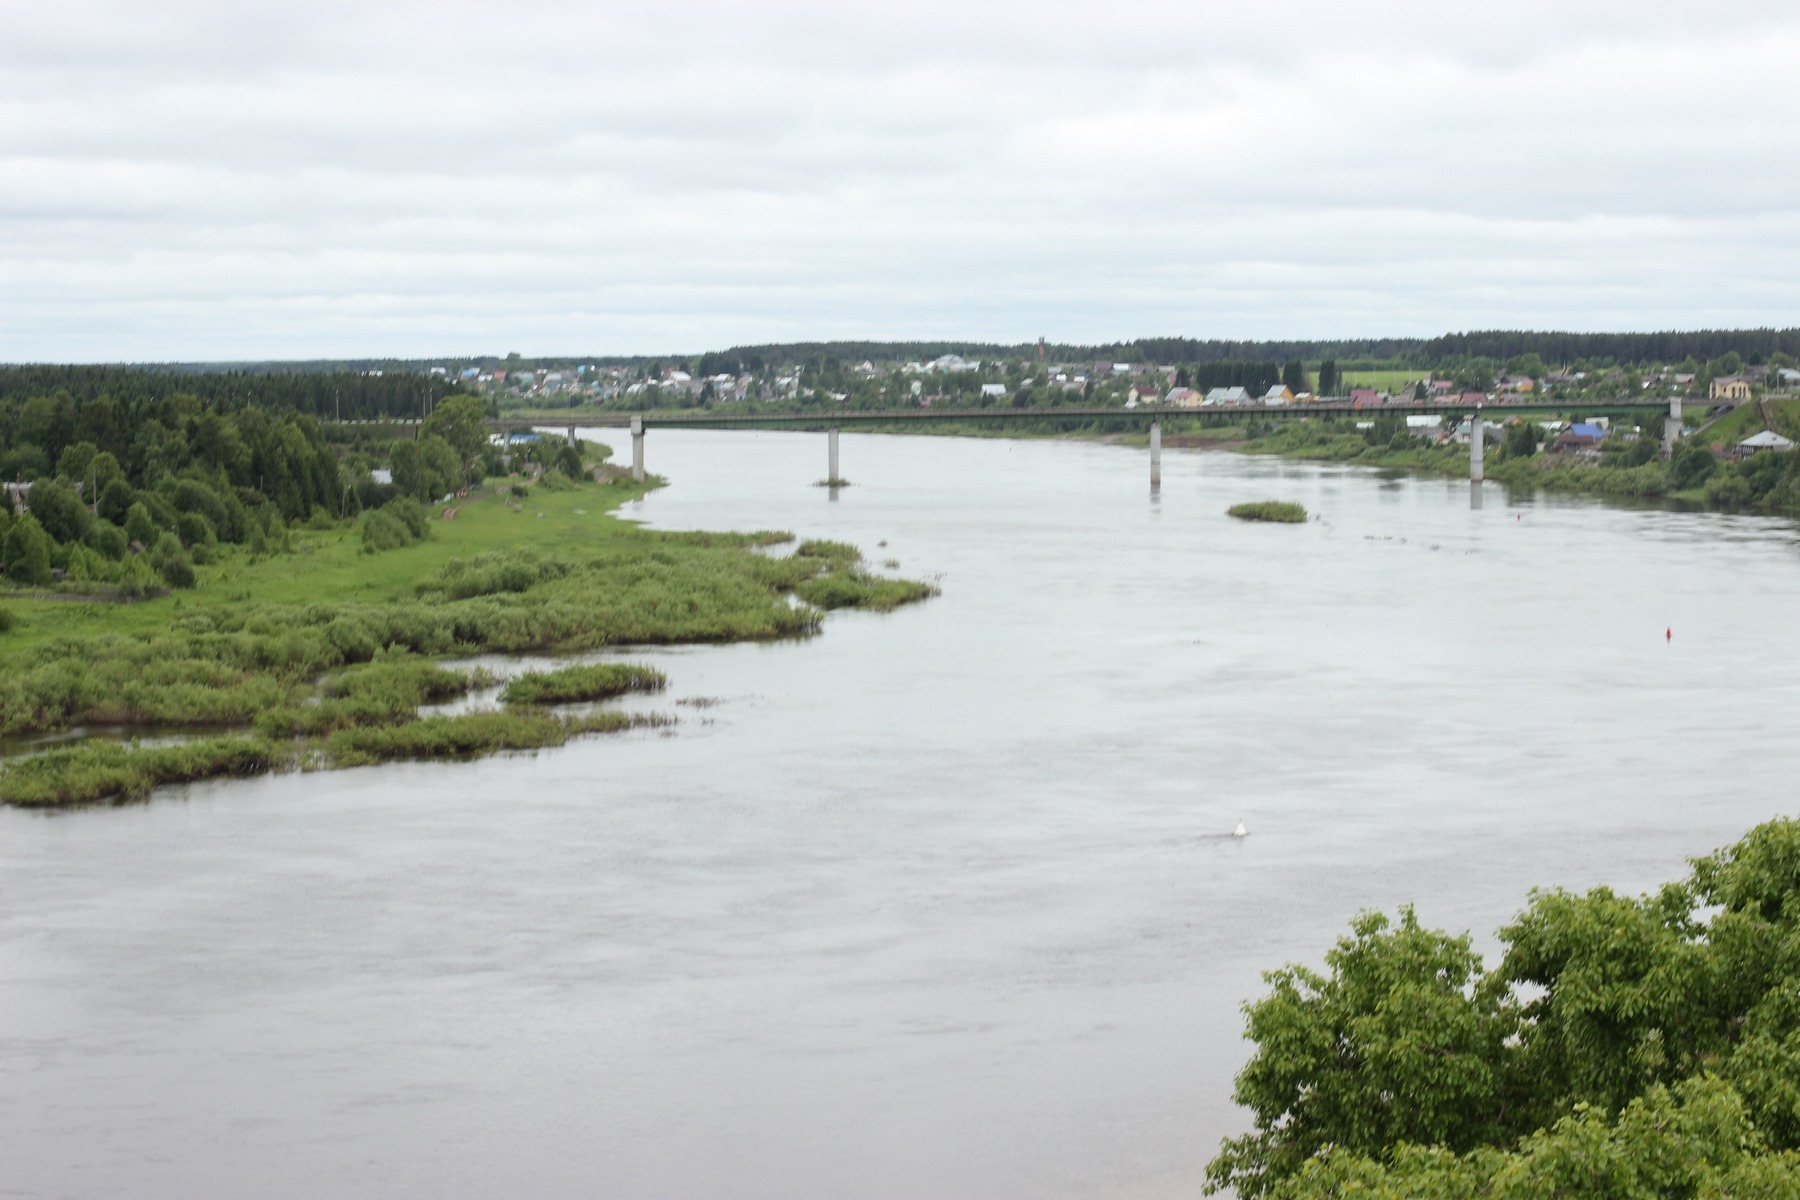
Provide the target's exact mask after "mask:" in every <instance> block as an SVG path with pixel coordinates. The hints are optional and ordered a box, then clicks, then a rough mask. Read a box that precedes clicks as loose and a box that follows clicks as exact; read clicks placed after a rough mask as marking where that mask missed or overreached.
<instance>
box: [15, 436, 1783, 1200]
mask: <svg viewBox="0 0 1800 1200" xmlns="http://www.w3.org/2000/svg"><path fill="white" fill-rule="evenodd" d="M842 448H843V466H844V470H845V473H846V474H848V475H851V476H852V477H853V478H855V479H856V486H855V487H851V488H847V489H843V490H842V491H841V494H839V495H838V496H837V497H836V498H835V502H834V501H833V497H832V496H831V495H830V494H829V492H830V491H831V489H819V488H814V487H812V486H810V485H811V482H812V481H813V480H816V479H817V478H819V476H820V472H821V469H822V467H823V466H824V458H825V439H824V438H823V437H822V436H819V435H804V434H752V433H699V432H682V433H667V432H663V431H660V430H659V431H655V432H653V433H652V434H651V436H650V439H649V447H648V449H649V456H650V466H651V467H652V469H654V470H656V471H658V472H659V473H664V474H666V475H668V476H669V477H670V478H671V479H673V480H674V481H675V482H674V486H672V487H670V488H669V489H667V490H665V491H663V492H660V493H657V494H656V495H654V496H652V497H650V498H648V499H647V500H645V501H643V502H642V503H641V504H640V505H638V506H637V507H636V509H635V511H636V513H637V515H639V516H641V517H642V518H643V519H645V520H647V521H650V522H652V523H655V524H660V525H664V526H667V527H681V528H738V529H755V528H767V527H778V528H791V529H793V530H795V531H796V532H798V533H799V534H801V535H802V536H819V537H830V538H842V539H846V540H850V541H854V542H856V543H858V544H859V545H861V546H862V547H863V548H864V550H865V551H866V552H868V553H869V554H870V557H871V558H872V559H874V560H876V561H877V562H879V561H881V560H883V559H886V558H888V557H892V558H894V559H896V560H898V561H899V563H900V568H899V569H900V570H901V571H902V572H904V573H906V574H909V575H913V576H919V577H922V576H930V575H941V576H942V580H941V582H942V586H943V595H942V597H940V598H939V599H937V600H933V601H931V602H929V603H927V604H925V605H921V606H917V607H914V608H910V609H905V610H902V611H900V612H897V613H894V614H891V615H888V616H874V615H867V614H839V615H834V616H832V617H831V618H829V619H828V620H827V622H826V630H825V633H824V634H823V636H821V637H818V638H815V639H809V640H804V641H794V642H784V643H778V644H771V645H754V646H724V647H689V648H652V649H646V650H643V651H639V652H633V653H631V654H630V657H632V658H633V659H637V660H641V661H646V662H650V663H652V664H654V665H656V666H659V667H661V668H662V669H663V670H665V671H666V672H667V673H668V674H669V676H670V679H671V685H672V686H671V690H670V692H669V693H667V694H665V695H663V696H660V697H637V698H633V700H632V701H631V703H632V704H633V705H641V706H643V707H646V708H650V709H655V710H657V711H664V712H671V713H675V714H677V715H679V717H680V718H681V722H682V724H681V725H680V727H679V729H678V731H677V733H676V736H674V737H669V738H665V737H660V736H657V735H656V734H655V733H651V732H645V733H634V734H629V735H625V736H622V737H616V738H603V739H594V740H589V741H585V742H582V743H579V744H576V745H573V746H570V747H567V748H564V749H560V750H555V751H547V752H543V753H539V754H527V755H516V756H511V757H505V758H498V759H490V760H486V761H482V762H478V763H473V764H416V765H395V766H387V767H381V768H373V769H369V770H360V771H348V772H339V773H328V774H312V775H295V776H285V777H281V778H275V779H267V780H257V781H250V782H234V783H221V784H210V785H204V786H196V787H192V788H186V789H175V790H171V791H168V792H165V793H161V794H159V796H158V798H157V799H156V800H154V801H153V802H152V803H149V804H146V805H140V806H135V807H132V808H127V809H121V810H104V811H95V812H82V813H75V814H69V815H63V816H58V817H41V816H33V815H29V814H23V813H17V812H4V813H0V870H3V871H4V876H3V886H0V939H3V942H0V1013H3V1014H4V1023H3V1027H0V1036H3V1037H4V1053H5V1062H6V1065H7V1070H6V1072H5V1074H4V1076H3V1081H0V1095H3V1096H4V1104H5V1110H6V1116H7V1119H6V1120H5V1121H4V1122H0V1162H4V1163H6V1164H7V1166H6V1182H7V1186H8V1187H9V1188H10V1189H12V1190H13V1191H16V1192H18V1193H20V1194H23V1195H55V1196H79V1197H88V1196H95V1197H97V1196H113V1195H130V1196H133V1197H171V1198H173V1197H182V1198H184V1200H186V1198H204V1197H239V1196H243V1195H247V1194H254V1195H257V1196H261V1197H296V1198H298V1197H307V1198H309V1200H310V1198H312V1197H318V1196H322V1195H330V1196H348V1197H365V1196H366V1197H376V1196H379V1197H391V1196H433V1197H436V1196H444V1195H454V1196H458V1197H486V1196H513V1195H519V1194H526V1195H533V1196H548V1197H557V1196H591V1195H607V1196H618V1197H664V1196H668V1197H710V1196H717V1197H733V1198H738V1197H826V1196H830V1197H897V1198H898V1197H905V1198H907V1200H915V1198H917V1197H921V1196H931V1197H984V1198H985V1197H1002V1198H1004V1197H1093V1196H1108V1197H1113V1196H1128V1197H1161V1196H1178V1195H1179V1196H1192V1195H1194V1194H1196V1191H1197V1188H1196V1182H1197V1179H1198V1177H1199V1174H1200V1170H1201V1167H1202V1165H1203V1164H1204V1162H1205V1161H1206V1159H1207V1158H1208V1157H1209V1156H1210V1154H1211V1153H1212V1150H1213V1148H1214V1147H1215V1145H1216V1143H1217V1139H1218V1138H1219V1136H1220V1135H1221V1134H1224V1133H1226V1132H1229V1131H1232V1130H1234V1129H1236V1128H1237V1127H1238V1126H1239V1122H1240V1117H1239V1115H1238V1114H1237V1113H1236V1112H1235V1111H1234V1110H1233V1109H1232V1108H1231V1106H1230V1104H1229V1090H1230V1080H1231V1075H1232V1073H1233V1071H1234V1070H1235V1069H1236V1068H1237V1066H1238V1065H1239V1064H1240V1063H1241V1062H1242V1060H1243V1056H1244V1052H1245V1050H1244V1045H1243V1043H1242V1041H1241V1040H1240V1037H1239V1033H1240V1029H1241V1018H1240V1015H1239V1013H1238V1005H1239V1004H1240V1002H1241V1001H1242V1000H1243V999H1245V998H1246V997H1248V996H1251V995H1253V994H1255V993H1256V992H1257V990H1258V988H1259V986H1260V984H1259V980H1258V972H1259V971H1260V970H1261V969H1263V968H1266V967H1270V966H1274V965H1277V964H1279V963H1281V962H1283V961H1286V960H1289V959H1296V958H1304V959H1309V960H1314V961H1316V960H1317V959H1318V957H1319V955H1320V954H1321V952H1322V951H1323V950H1324V949H1325V947H1326V946H1327V945H1328V944H1329V942H1330V941H1331V939H1332V938H1334V937H1335V936H1337V935H1338V934H1339V933H1340V932H1342V931H1343V930H1344V929H1345V927H1346V925H1347V922H1348V920H1349V918H1350V916H1351V914H1353V913H1354V912H1355V911H1356V910H1357V909H1359V908H1361V907H1364V906H1371V905H1378V906H1388V907H1391V906H1393V905H1396V904H1399V903H1403V902H1407V901H1415V902H1417V903H1418V905H1419V906H1420V910H1421V913H1422V915H1423V916H1424V917H1426V918H1427V919H1428V920H1431V921H1433V922H1436V923H1440V924H1444V925H1448V926H1451V927H1454V928H1457V929H1464V928H1470V929H1473V930H1474V931H1475V933H1476V935H1477V937H1478V938H1482V939H1484V940H1485V939H1487V938H1488V936H1489V935H1490V933H1491V931H1492V930H1493V929H1495V928H1496V927H1497V926H1498V925H1500V924H1501V923H1502V922H1503V921H1504V920H1505V919H1506V918H1507V917H1508V916H1510V915H1511V913H1512V912H1513V911H1515V909H1516V908H1517V907H1518V905H1519V904H1520V903H1521V902H1522V900H1523V898H1524V895H1525V892H1526V889H1527V888H1529V887H1531V886H1534V885H1540V884H1552V883H1561V884H1566V885H1570V886H1575V887H1583V886H1587V885H1590V884H1593V883H1598V882H1602V881H1604V882H1608V883H1611V884H1613V885H1615V886H1619V887H1624V888H1632V889H1635V888H1643V887H1647V886H1650V885H1652V884H1654V883H1656V882H1659V881H1661V880H1663V879H1666V878H1670V877H1672V876H1674V875H1676V874H1678V873H1679V872H1680V871H1681V870H1682V868H1683V857H1684V856H1685V855H1689V854H1695V853H1700V852H1704V851H1706V850H1709V849H1711V848H1713V847H1715V846H1717V845H1720V844H1722V843H1724V842H1726V841H1728V840H1730V839H1732V838H1734V837H1736V836H1737V835H1738V834H1740V833H1741V832H1742V831H1743V830H1744V829H1745V828H1746V827H1747V826H1749V825H1750V824H1752V823H1754V822H1756V821H1758V820H1761V819H1764V818H1766V817H1768V816H1770V815H1772V814H1774V813H1775V812H1777V811H1780V810H1782V809H1783V808H1784V807H1791V804H1792V786H1791V781H1792V780H1793V778H1794V777H1795V775H1796V769H1797V768H1800V747H1797V746H1796V744H1795V741H1794V739H1793V737H1792V726H1791V719H1792V718H1791V714H1792V713H1793V711H1794V708H1795V702H1796V700H1800V677H1797V676H1796V674H1795V672H1794V671H1793V669H1792V664H1793V663H1794V662H1795V661H1800V644H1797V643H1800V631H1797V630H1796V629H1795V628H1794V624H1793V622H1792V620H1791V611H1792V605H1793V597H1794V596H1795V595H1796V594H1800V549H1797V547H1800V538H1797V537H1796V534H1795V530H1794V528H1793V527H1792V526H1791V525H1790V524H1786V523H1778V522H1766V521H1759V520H1755V519H1750V518H1732V517H1719V516H1711V515H1705V514H1685V513H1672V512H1662V511H1647V510H1626V509H1620V508H1611V507H1602V506H1599V505H1595V504H1592V503H1589V502H1586V501H1582V500H1578V499H1573V498H1567V497H1564V498H1556V499H1550V500H1545V501H1543V502H1536V503H1530V504H1523V505H1522V504H1520V503H1519V502H1518V501H1517V500H1516V499H1509V500H1502V495H1503V493H1502V492H1499V491H1496V492H1495V494H1494V495H1493V496H1491V497H1488V502H1487V505H1486V508H1485V510H1472V509H1471V508H1470V506H1469V504H1468V503H1467V501H1466V499H1465V497H1464V494H1463V490H1464V487H1465V481H1461V480H1429V481H1415V480H1398V481H1396V480H1381V479H1379V478H1377V477H1376V476H1374V475H1373V474H1371V473H1368V472H1362V471H1357V470H1352V469H1345V468H1337V467H1322V466H1316V465H1309V464H1296V463H1287V462H1281V461H1272V460H1267V459H1248V458H1241V457H1236V456H1231V455H1224V454H1206V453H1189V452H1174V451H1171V452H1169V453H1167V454H1165V456H1164V459H1163V486H1162V488H1161V491H1160V494H1159V495H1158V496H1156V497H1154V498H1147V497H1146V496H1145V493H1144V483H1145V476H1146V474H1147V466H1148V464H1147V461H1146V456H1145V454H1144V452H1143V451H1141V450H1137V451H1134V450H1129V449H1124V448H1118V447H1107V446H1093V445H1081V444H1068V443H1055V442H1000V441H988V440H963V439H953V438H942V439H929V438H874V437H858V436H855V435H849V434H846V435H844V438H843V446H842ZM821 492H826V493H827V494H824V495H822V494H821ZM1260 499H1291V500H1297V501H1300V502H1301V503H1304V504H1305V505H1306V506H1307V508H1308V509H1309V510H1310V511H1311V512H1313V513H1314V514H1315V516H1316V517H1317V518H1318V519H1317V520H1314V521H1311V522H1309V523H1307V524H1305V525H1297V526H1268V525H1252V524H1245V523H1240V522H1234V521H1230V520H1227V519H1226V518H1225V517H1224V515H1223V514H1224V510H1225V508H1226V507H1227V506H1228V505H1229V504H1232V503H1235V502H1237V501H1241V500H1260ZM882 541H886V542H887V546H886V547H881V548H877V545H878V543H879V542H882ZM1669 627H1672V628H1673V630H1674V637H1673V639H1672V640H1670V641H1667V642H1665V640H1664V636H1663V634H1664V630H1665V628H1669ZM1239 821H1242V822H1244V824H1245V826H1246V828H1247V829H1248V831H1249V836H1248V837H1246V838H1243V839H1237V838H1232V837H1230V836H1226V835H1229V834H1230V833H1231V832H1232V830H1233V829H1234V827H1235V825H1236V824H1237V822H1239Z"/></svg>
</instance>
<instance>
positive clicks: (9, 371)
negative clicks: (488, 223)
mask: <svg viewBox="0 0 1800 1200" xmlns="http://www.w3.org/2000/svg"><path fill="white" fill-rule="evenodd" d="M58 394H60V395H66V396H67V397H68V398H69V399H70V400H71V401H74V402H78V403H86V402H90V401H94V400H97V399H99V398H101V397H105V398H107V399H108V400H109V401H110V402H111V405H112V406H113V408H114V409H115V410H118V411H132V412H135V411H139V410H141V409H142V408H143V407H144V406H146V405H151V404H156V403H158V402H161V401H166V400H170V399H172V398H174V397H176V396H188V397H192V398H193V399H196V400H198V401H200V402H201V403H202V404H203V405H205V406H207V407H209V408H212V409H216V410H219V411H231V410H234V409H239V408H244V407H254V408H261V409H264V410H268V411H271V412H275V411H280V412H292V413H309V414H311V415H312V416H315V417H318V418H320V419H321V420H336V419H338V418H339V417H341V418H342V419H343V420H346V421H366V420H371V419H376V418H389V419H400V420H406V419H415V418H421V417H424V416H425V415H426V414H427V413H428V412H430V411H431V409H432V408H433V407H434V406H435V405H436V404H437V403H438V402H439V401H440V400H443V399H445V398H446V397H449V396H456V395H462V394H464V389H463V388H462V385H461V384H459V383H457V382H455V381H453V380H447V379H440V378H435V377H433V376H430V375H422V374H416V373H412V372H406V373H401V374H392V373H387V372H383V373H381V374H365V373H359V372H355V371H341V370H331V371H309V370H306V369H305V364H299V363H296V364H292V365H291V369H289V370H285V371H281V372H272V371H262V370H258V371H241V370H236V369H232V370H223V369H221V370H200V369H195V370H179V371H178V370H173V369H169V368H163V367H131V366H61V365H38V366H12V367H0V406H6V407H11V406H12V405H13V404H16V403H22V402H23V401H26V400H29V399H31V398H32V397H37V396H51V395H58ZM5 478H8V479H10V478H12V475H10V474H7V475H5Z"/></svg>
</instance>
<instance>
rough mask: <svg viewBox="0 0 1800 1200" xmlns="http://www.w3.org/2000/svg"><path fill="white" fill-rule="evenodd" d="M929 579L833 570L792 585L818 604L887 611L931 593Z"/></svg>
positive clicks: (830, 607) (820, 605) (799, 593)
mask: <svg viewBox="0 0 1800 1200" xmlns="http://www.w3.org/2000/svg"><path fill="white" fill-rule="evenodd" d="M935 590H936V589H934V588H933V587H932V586H931V585H930V584H928V583H920V582H918V581H917V580H912V579H886V578H883V577H882V576H880V575H870V574H867V573H865V572H862V571H833V572H831V573H830V574H827V575H821V576H819V577H818V578H816V579H808V580H805V581H803V582H802V583H800V584H798V585H797V586H796V587H795V588H794V593H795V595H797V596H799V597H800V598H801V599H802V600H804V601H806V602H807V603H808V604H811V605H813V606H814V607H817V608H824V609H832V608H867V609H872V610H874V611H876V612H888V611H890V610H892V609H895V608H898V607H900V606H901V605H902V604H909V603H911V602H912V601H914V600H923V599H925V598H926V597H927V596H930V595H933V594H934V592H935Z"/></svg>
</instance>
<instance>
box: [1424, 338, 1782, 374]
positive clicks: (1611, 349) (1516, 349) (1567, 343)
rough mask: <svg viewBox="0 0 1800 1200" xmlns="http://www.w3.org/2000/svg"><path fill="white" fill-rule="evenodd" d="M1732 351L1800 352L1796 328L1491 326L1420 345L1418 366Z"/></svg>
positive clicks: (1748, 354)
mask: <svg viewBox="0 0 1800 1200" xmlns="http://www.w3.org/2000/svg"><path fill="white" fill-rule="evenodd" d="M1734 351H1735V352H1736V353H1737V355H1738V357H1740V358H1742V359H1743V360H1744V361H1746V362H1750V363H1760V362H1763V361H1764V360H1766V359H1767V358H1768V357H1769V356H1770V355H1772V354H1800V329H1695V330H1688V331H1685V332H1684V331H1680V330H1665V331H1663V332H1661V333H1557V332H1554V331H1548V332H1544V331H1535V330H1526V329H1490V330H1485V331H1481V332H1474V333H1447V334H1445V335H1444V336H1443V337H1436V338H1432V339H1431V340H1430V341H1428V342H1423V343H1421V344H1420V347H1419V350H1418V351H1417V352H1416V353H1417V356H1418V358H1419V360H1420V365H1421V366H1432V365H1436V364H1438V363H1442V362H1446V361H1452V360H1455V359H1461V358H1491V359H1494V360H1495V361H1498V362H1504V361H1505V360H1507V359H1509V358H1513V357H1515V356H1517V355H1521V354H1535V355H1537V356H1538V357H1539V358H1541V359H1543V360H1544V361H1545V362H1546V363H1552V364H1555V363H1572V362H1574V361H1576V360H1577V359H1584V358H1585V359H1588V360H1590V361H1596V360H1598V361H1606V362H1611V363H1614V364H1618V365H1626V364H1637V363H1679V362H1682V361H1683V360H1685V359H1689V358H1691V359H1693V360H1694V361H1695V362H1700V363H1704V362H1709V361H1711V360H1713V359H1718V358H1723V357H1725V356H1726V355H1727V354H1730V353H1732V352H1734Z"/></svg>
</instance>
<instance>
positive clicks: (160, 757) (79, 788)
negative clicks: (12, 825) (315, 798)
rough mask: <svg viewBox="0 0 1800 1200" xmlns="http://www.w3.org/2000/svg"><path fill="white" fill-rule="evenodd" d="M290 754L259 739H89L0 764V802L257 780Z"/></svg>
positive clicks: (50, 801)
mask: <svg viewBox="0 0 1800 1200" xmlns="http://www.w3.org/2000/svg"><path fill="white" fill-rule="evenodd" d="M296 757H297V756H296V753H295V751H294V750H292V749H290V748H285V747H281V746H277V745H276V744H275V743H273V742H270V741H268V740H267V739H264V738H246V737H226V738H205V739H202V740H200V741H194V742H187V743H184V744H182V745H179V746H152V747H135V746H125V745H121V744H120V743H118V742H108V741H101V740H90V741H86V742H82V743H81V744H80V745H77V746H69V747H65V748H62V749H58V750H47V751H45V752H44V753H42V754H35V755H32V756H31V757H29V758H18V759H11V760H9V761H7V762H5V763H4V764H0V801H4V802H5V803H7V804H16V805H18V806H20V807H21V808H50V807H64V806H69V805H76V804H93V803H95V802H97V801H101V800H108V799H120V800H129V799H134V798H136V797H139V796H142V795H144V794H146V793H147V792H149V790H150V789H151V788H153V787H157V786H159V785H161V784H166V783H188V782H192V781H193V780H197V779H218V778H233V777H242V776H248V775H261V774H264V773H266V772H268V771H272V770H276V769H279V768H280V767H282V766H286V765H291V764H293V763H294V762H295V761H296Z"/></svg>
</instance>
